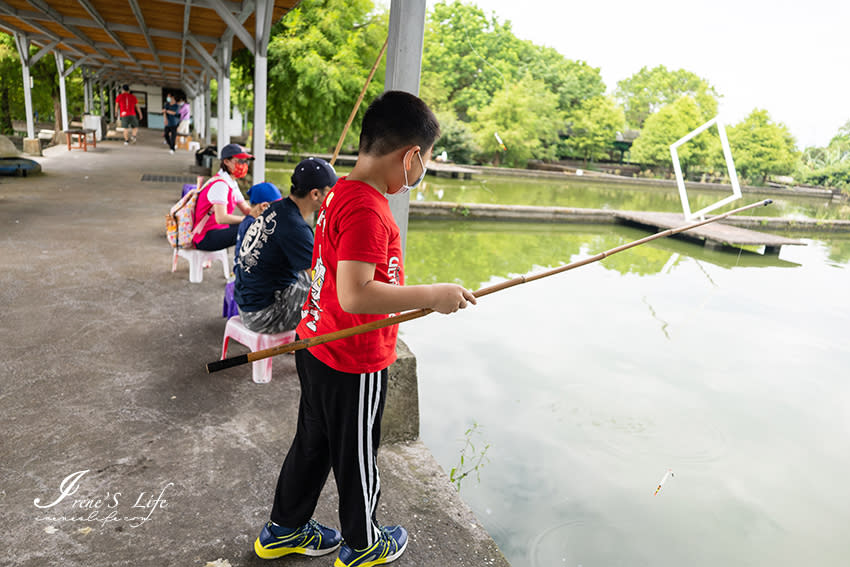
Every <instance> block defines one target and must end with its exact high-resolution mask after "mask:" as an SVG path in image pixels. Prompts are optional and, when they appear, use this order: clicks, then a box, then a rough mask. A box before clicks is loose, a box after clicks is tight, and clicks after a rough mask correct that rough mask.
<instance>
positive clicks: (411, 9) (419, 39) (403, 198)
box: [384, 0, 425, 250]
mask: <svg viewBox="0 0 850 567" xmlns="http://www.w3.org/2000/svg"><path fill="white" fill-rule="evenodd" d="M424 40H425V0H392V1H391V3H390V26H389V43H388V45H387V71H386V79H385V81H384V90H385V91H405V92H408V93H411V94H415V95H417V96H418V95H419V77H420V72H421V70H422V46H423V44H424ZM423 149H424V148H423ZM389 202H390V210H391V211H392V213H393V217H394V218H395V221H396V224H398V228H399V231H400V232H401V247H402V250H405V247H406V245H407V225H408V222H407V220H408V215H409V211H410V194H409V193H408V194H404V195H390V196H389Z"/></svg>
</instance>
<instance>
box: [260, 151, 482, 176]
mask: <svg viewBox="0 0 850 567" xmlns="http://www.w3.org/2000/svg"><path fill="white" fill-rule="evenodd" d="M310 156H313V157H319V158H322V159H323V160H325V161H328V162H329V161H331V157H333V156H332V155H331V154H308V153H303V152H290V151H289V150H272V149H267V150H266V160H268V161H292V162H294V163H298V162H299V161H301V160H302V159H305V158H307V157H310ZM355 163H357V156H356V155H348V154H340V155H338V156H337V158H336V164H335V165H343V166H353V165H354V164H355ZM427 167H428V174H429V175H434V176H436V177H450V178H452V179H472V174H473V173H476V171H475V170H474V169H470V168H468V167H461V166H459V165H455V164H453V163H445V162H439V161H436V160H433V159H432V160H431V161H429V162H428V166H427Z"/></svg>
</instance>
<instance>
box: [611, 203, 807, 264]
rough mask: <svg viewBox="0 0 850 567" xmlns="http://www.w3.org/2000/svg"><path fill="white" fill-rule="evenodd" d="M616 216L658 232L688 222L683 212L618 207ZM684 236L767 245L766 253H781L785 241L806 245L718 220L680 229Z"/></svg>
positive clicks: (710, 242)
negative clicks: (645, 210)
mask: <svg viewBox="0 0 850 567" xmlns="http://www.w3.org/2000/svg"><path fill="white" fill-rule="evenodd" d="M614 217H615V218H616V219H617V220H618V221H619V222H622V223H625V224H633V225H639V226H641V227H646V228H651V229H655V231H656V232H660V231H662V230H667V229H669V228H677V227H680V226H682V225H684V224H687V223H688V221H686V220H685V216H684V215H682V214H680V213H653V212H640V211H616V212H615V213H614ZM681 236H684V237H686V238H690V239H698V240H702V241H703V242H704V243H705V246H706V247H709V248H720V247H722V246H735V247H740V246H764V253H765V254H779V250H780V248H782V246H783V245H789V246H803V245H805V242H802V241H800V240H796V239H794V238H785V237H784V236H777V235H775V234H770V233H767V232H758V231H755V230H749V229H747V228H739V227H737V226H730V225H728V224H723V223H722V222H715V223H711V224H707V225H705V226H700V227H697V228H694V229H692V230H689V231H687V232H683V233H681Z"/></svg>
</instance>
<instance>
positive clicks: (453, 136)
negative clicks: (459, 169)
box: [434, 110, 479, 163]
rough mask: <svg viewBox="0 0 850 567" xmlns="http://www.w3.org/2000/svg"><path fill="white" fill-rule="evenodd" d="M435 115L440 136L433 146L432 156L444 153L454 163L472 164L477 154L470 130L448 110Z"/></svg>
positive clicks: (476, 145) (476, 147)
mask: <svg viewBox="0 0 850 567" xmlns="http://www.w3.org/2000/svg"><path fill="white" fill-rule="evenodd" d="M436 114H437V120H439V122H440V132H441V135H440V139H439V140H437V143H436V144H435V146H434V156H437V155H439V154H440V153H442V152H444V151H445V152H446V155H448V158H449V159H450V160H451V161H453V162H455V163H472V158H473V156H474V155H475V154H477V153H478V152H479V148H478V144H477V143H476V141H475V136H474V135H473V133H472V130H470V128H469V126H468V125H467V124H466V123H465V122H461V121H460V120H458V119H457V117H456V116H455V115H454V113H453V112H451V111H450V110H446V111H437V113H436Z"/></svg>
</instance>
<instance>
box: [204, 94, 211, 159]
mask: <svg viewBox="0 0 850 567" xmlns="http://www.w3.org/2000/svg"><path fill="white" fill-rule="evenodd" d="M211 123H212V93H211V92H210V83H209V81H207V82H206V84H205V86H204V147H207V146H209V145H210V144H212V128H210V124H211Z"/></svg>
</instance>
